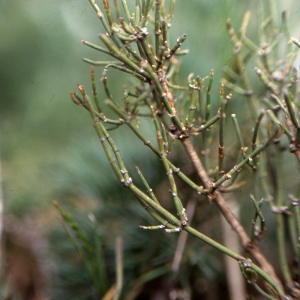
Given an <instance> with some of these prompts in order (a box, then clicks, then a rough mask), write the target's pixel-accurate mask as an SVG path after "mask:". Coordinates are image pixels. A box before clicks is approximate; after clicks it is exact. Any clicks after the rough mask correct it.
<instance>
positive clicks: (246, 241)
mask: <svg viewBox="0 0 300 300" xmlns="http://www.w3.org/2000/svg"><path fill="white" fill-rule="evenodd" d="M180 140H181V142H182V144H183V146H184V148H185V150H186V152H187V154H188V156H189V158H190V160H191V162H192V164H193V165H194V167H195V169H196V171H197V173H198V176H199V177H200V179H201V180H202V182H203V185H204V187H205V188H207V189H209V188H210V180H209V177H208V174H207V172H206V170H205V169H204V167H203V164H202V162H201V160H200V158H199V156H198V154H197V152H196V151H195V149H194V146H193V144H192V142H191V140H190V138H183V139H180ZM213 200H214V202H215V203H216V205H217V207H218V208H219V210H220V212H221V213H222V215H223V216H224V218H225V220H226V221H227V222H228V224H229V225H230V226H231V228H232V229H233V230H234V231H235V232H236V233H237V235H238V237H239V239H240V241H241V243H242V245H243V247H244V249H245V250H246V251H247V252H248V253H250V254H251V255H252V256H253V257H254V258H255V259H256V261H257V262H258V263H259V265H260V267H261V268H262V269H263V270H264V271H265V272H266V273H268V274H269V275H270V276H271V277H272V278H274V280H275V281H276V282H277V283H278V284H279V286H281V287H282V284H281V282H280V280H279V278H278V277H277V275H276V273H275V270H274V268H273V266H272V265H271V264H270V263H269V262H268V260H267V259H266V257H265V256H264V255H263V254H262V252H261V251H260V249H259V248H258V247H256V246H252V245H251V244H250V238H249V236H248V235H247V233H246V232H245V230H244V228H243V226H242V225H241V224H240V222H239V220H238V219H237V218H236V216H235V215H234V214H233V213H232V211H231V210H230V208H229V207H228V205H227V203H226V201H225V200H224V198H223V196H222V194H221V193H220V192H219V191H217V190H216V191H215V192H214V199H213Z"/></svg>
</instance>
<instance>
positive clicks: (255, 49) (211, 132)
mask: <svg viewBox="0 0 300 300" xmlns="http://www.w3.org/2000/svg"><path fill="white" fill-rule="evenodd" d="M89 1H90V3H91V5H92V7H93V8H94V10H95V11H96V13H97V15H98V17H99V19H100V21H101V23H102V25H103V28H104V30H105V33H104V34H100V35H99V38H100V40H101V42H102V44H103V46H99V45H96V44H93V43H90V42H88V41H85V40H84V41H82V43H83V44H85V45H87V46H89V47H91V48H94V49H96V50H98V51H100V52H102V53H104V54H106V55H108V56H110V60H107V61H102V60H101V61H96V60H90V59H87V58H84V59H83V60H84V61H85V62H87V63H89V64H91V82H92V92H93V102H94V104H93V102H92V100H91V99H90V97H89V96H88V94H87V92H86V89H85V87H84V86H83V85H78V89H79V94H78V93H76V92H71V94H70V96H71V99H72V101H73V102H74V103H75V104H77V105H80V106H83V107H84V108H85V109H87V110H88V111H89V113H90V116H91V119H92V122H93V126H94V128H95V131H96V133H97V135H98V137H99V139H100V141H101V144H102V147H103V149H104V152H105V154H106V157H107V160H108V161H109V163H110V165H111V168H112V169H113V172H114V173H115V175H116V177H117V179H118V180H119V181H120V182H121V184H122V185H123V186H124V187H125V188H127V189H129V190H130V191H131V192H132V193H133V195H134V196H135V197H136V199H137V201H138V202H139V203H140V204H141V205H142V206H143V207H144V208H145V209H146V210H147V212H148V213H149V214H150V215H151V216H152V217H153V218H154V219H155V220H156V222H157V224H158V225H154V226H146V225H143V226H140V227H141V228H144V229H148V230H154V229H163V230H165V231H166V232H169V233H171V232H179V231H182V230H184V231H186V232H188V233H189V234H191V235H193V236H195V237H197V238H199V239H200V240H202V241H203V242H205V243H207V244H209V245H210V246H212V247H214V248H216V249H218V250H219V251H221V252H222V253H224V254H226V255H228V256H230V257H232V258H233V259H235V260H236V261H237V262H238V263H239V265H240V267H241V271H242V274H243V275H244V277H245V278H246V280H247V281H248V282H249V283H250V284H252V285H253V286H254V287H255V288H256V289H257V290H258V291H259V292H260V293H261V294H262V295H264V296H266V297H267V298H269V299H288V297H297V296H299V295H300V291H299V290H298V288H297V284H296V283H295V278H296V279H297V278H299V276H300V267H299V270H298V271H296V272H295V271H294V270H293V271H294V272H295V273H294V274H293V273H292V271H291V270H290V269H289V268H288V262H287V255H286V251H285V247H284V245H285V242H286V237H285V236H284V235H285V231H286V230H285V223H284V221H285V219H287V220H288V222H287V223H288V226H289V227H288V229H289V231H290V232H291V240H290V243H291V245H292V246H293V250H294V255H295V257H296V259H298V265H299V266H300V263H299V259H300V251H299V245H298V240H299V238H298V237H299V236H300V213H299V205H298V199H297V195H294V194H292V193H291V195H290V196H289V198H288V196H287V195H286V194H285V188H284V182H283V179H284V177H283V176H282V174H281V173H282V169H281V168H282V166H283V162H282V160H283V151H284V150H285V149H286V148H287V147H284V143H285V140H286V139H288V141H289V147H288V148H289V150H290V152H291V153H294V154H295V157H296V158H297V159H298V162H299V161H300V125H299V120H298V106H299V104H298V103H296V102H295V99H296V97H297V89H296V82H297V73H296V71H295V69H294V68H293V61H294V58H295V55H296V52H293V51H292V50H293V49H292V43H291V41H293V42H294V43H295V44H296V45H298V46H299V45H300V44H299V42H298V41H297V40H295V39H291V37H290V36H289V31H288V28H287V25H286V18H287V16H286V13H283V15H282V26H281V27H280V30H281V31H282V32H283V36H284V38H285V39H286V40H285V41H284V42H285V43H286V45H287V47H286V48H287V49H286V53H287V55H286V57H279V56H280V55H281V54H278V53H279V52H280V51H279V50H278V48H279V47H278V44H279V31H280V30H279V29H278V28H279V26H277V25H276V24H275V22H274V16H273V15H268V16H267V18H265V19H262V25H261V27H260V31H261V32H260V38H261V40H260V41H259V43H260V46H258V45H256V43H254V42H253V41H252V40H250V38H248V37H247V35H246V28H247V25H248V22H249V19H250V13H249V12H247V13H246V14H245V16H244V19H243V22H242V25H241V28H240V30H239V33H238V34H237V33H236V32H235V30H234V28H233V27H232V25H231V21H230V20H228V21H227V28H228V32H229V36H230V39H231V41H232V44H233V52H234V58H233V63H232V66H231V67H228V66H227V67H226V68H225V69H224V72H225V76H224V78H223V79H222V82H221V86H220V92H219V99H218V100H217V101H218V109H217V111H214V110H213V109H212V106H211V101H212V99H211V89H212V85H213V81H214V71H213V70H212V71H211V73H210V74H209V76H206V77H203V78H201V77H200V76H197V77H194V76H193V75H190V76H189V77H188V79H187V84H186V85H180V84H179V83H178V73H179V66H180V61H179V59H178V56H182V55H185V54H187V53H188V50H186V49H182V44H183V43H184V41H185V39H186V38H187V36H186V35H185V34H182V35H181V36H179V37H178V38H177V40H176V41H175V42H174V43H171V42H170V34H169V30H170V27H171V23H172V18H173V13H174V7H175V0H171V1H170V2H169V5H168V6H167V5H166V4H165V1H164V0H157V1H153V0H152V1H151V0H141V1H140V0H136V1H135V10H134V11H133V12H132V11H130V8H129V7H128V5H127V2H126V0H122V1H121V4H119V1H118V0H115V1H114V10H112V9H111V6H110V2H109V1H108V0H103V6H102V7H103V9H104V11H103V10H101V8H100V6H98V4H97V3H96V2H95V1H94V0H89ZM271 8H272V7H271ZM271 8H270V11H271V12H273V11H274V10H273V9H271ZM297 43H298V44H297ZM250 56H256V57H258V60H257V61H258V62H257V63H258V66H257V67H255V68H254V71H253V72H255V73H256V74H257V75H258V77H259V79H260V81H261V86H262V88H263V90H264V94H263V95H262V94H261V93H260V94H259V93H258V92H256V91H255V90H254V88H253V87H252V86H251V80H249V78H248V74H247V72H245V69H246V64H247V62H248V61H249V57H250ZM279 58H281V60H280V61H279ZM95 66H103V67H104V68H103V74H102V78H101V81H102V84H103V87H104V91H105V93H106V100H105V101H102V100H101V99H99V96H98V92H97V89H96V83H95V71H94V68H95ZM111 68H113V69H116V70H118V71H120V72H124V73H127V74H129V75H130V76H131V77H132V80H131V82H132V83H131V86H130V88H125V89H124V99H123V100H122V101H117V100H116V99H114V96H113V94H112V92H111V90H110V89H109V87H108V72H109V69H111ZM234 97H240V98H241V99H243V98H245V99H246V101H245V100H242V101H245V102H247V104H240V105H241V106H243V105H248V106H249V112H250V113H249V116H247V115H245V114H242V116H241V117H243V118H246V119H247V120H248V122H249V124H250V126H251V131H249V133H248V132H247V133H246V134H243V133H244V132H245V128H244V126H241V124H240V121H239V118H238V117H239V115H238V114H236V113H233V114H231V116H230V118H231V119H232V127H231V128H232V129H229V128H228V126H230V125H229V124H227V123H226V119H230V118H228V116H226V111H227V107H228V106H227V104H228V102H230V101H232V99H233V98H234ZM103 105H105V106H107V107H109V108H110V109H111V110H112V111H113V112H114V113H115V114H116V118H115V119H111V118H108V117H106V115H105V109H103V108H104V106H103ZM143 118H147V119H149V118H150V119H151V120H152V124H153V131H154V132H155V133H156V141H155V142H152V141H150V139H148V138H147V136H146V135H145V134H144V132H143V131H142V130H141V129H140V127H139V126H137V124H139V123H140V122H143ZM121 126H128V127H129V128H130V130H131V131H132V132H133V133H134V135H135V136H136V138H137V139H138V140H139V141H140V142H141V143H142V144H144V145H145V151H150V152H151V153H153V154H154V155H156V156H157V158H158V159H159V160H160V162H161V164H162V165H163V167H164V169H165V173H166V177H167V180H168V182H169V187H170V188H169V191H168V192H169V193H170V195H171V199H172V201H173V203H174V210H175V211H176V213H175V214H174V213H172V212H170V211H168V210H167V209H165V208H164V207H163V206H162V205H161V203H160V199H158V198H157V197H156V195H155V193H154V191H153V190H152V188H151V187H150V185H149V183H148V181H147V178H146V176H144V174H143V172H142V170H141V169H139V168H138V167H136V171H137V174H138V178H139V180H140V182H141V183H142V184H143V186H144V188H143V189H142V188H139V187H138V186H137V185H136V183H135V182H134V180H133V178H134V175H133V174H129V172H128V169H127V168H126V164H125V162H124V160H123V157H122V154H121V152H120V150H119V148H118V147H117V145H116V144H115V142H114V140H113V139H112V137H111V136H110V134H109V130H111V129H117V128H119V127H121ZM248 127H249V126H248ZM228 130H233V132H235V134H236V141H237V142H236V144H234V145H233V146H232V147H234V149H229V150H227V149H225V145H226V139H225V132H226V131H228ZM249 136H250V137H251V138H250V139H249V138H248V137H249ZM215 140H218V145H217V147H215V145H214V141H215ZM173 143H180V144H182V145H183V147H184V149H185V152H186V155H187V157H188V158H189V159H190V162H191V165H192V166H193V168H194V170H195V171H196V173H197V176H198V178H199V179H200V182H201V184H200V185H199V184H198V183H197V182H198V179H197V182H196V181H195V180H194V179H193V178H191V177H189V176H188V175H187V174H185V173H184V172H183V171H182V170H180V168H179V167H178V166H176V165H175V164H174V163H173V162H172V161H171V160H170V157H171V155H170V153H173V152H174V151H176V150H173V149H174V148H172V145H173ZM146 148H148V150H147V149H146ZM214 148H216V152H215V153H213V151H212V150H211V149H214ZM225 150H226V151H232V152H233V151H236V153H238V155H236V162H235V163H234V164H233V165H231V166H228V163H226V155H225V154H226V151H225ZM216 153H217V155H216ZM270 156H273V158H272V159H273V160H275V159H276V163H275V164H273V166H274V170H273V171H274V172H273V174H272V176H273V177H272V178H273V180H274V182H275V188H274V189H272V188H271V187H270V184H269V183H268V180H269V179H268V178H269V177H268V176H269V175H266V174H267V167H266V166H267V163H268V161H269V159H270ZM274 156H275V158H274ZM177 161H178V160H177ZM246 169H248V171H249V170H250V171H251V176H250V179H251V180H252V181H253V191H252V192H251V196H250V195H249V199H251V201H252V203H253V206H254V209H253V216H254V217H253V226H252V232H251V235H250V236H248V234H247V233H246V231H245V229H244V228H243V226H242V225H241V223H240V221H239V220H238V219H237V217H236V216H235V215H234V214H233V212H232V211H231V209H230V208H229V206H228V205H227V203H226V201H225V200H224V197H223V193H231V192H234V191H235V190H236V189H239V188H240V187H241V186H242V185H243V184H244V181H243V180H241V178H242V176H241V174H243V172H244V170H246ZM179 181H182V182H184V183H185V185H186V186H188V187H189V188H190V190H193V191H195V192H196V193H197V194H198V195H201V196H205V197H207V199H209V201H211V202H212V203H214V204H215V205H216V207H217V208H218V209H219V211H220V212H221V214H222V215H223V216H224V218H225V219H226V221H227V222H228V224H229V225H230V226H231V228H232V229H233V230H234V231H235V232H236V234H237V236H238V237H239V239H240V242H241V244H242V246H243V249H244V251H245V252H247V253H248V254H249V255H250V258H251V259H252V260H253V261H254V262H255V263H254V262H252V260H250V258H249V257H245V256H242V255H240V254H238V253H235V252H233V251H231V250H230V249H228V248H226V247H225V246H223V245H222V244H220V243H218V242H216V241H214V240H213V239H211V238H209V237H208V236H206V235H204V234H202V233H201V232H199V231H198V230H196V229H195V228H193V227H192V225H191V224H192V220H188V218H187V213H186V210H185V206H186V205H187V202H188V199H185V198H184V197H185V195H187V193H184V192H181V191H178V182H179ZM296 192H297V191H295V193H296ZM180 195H181V196H180ZM199 197H200V196H199ZM258 199H261V200H258ZM265 202H267V203H268V204H269V207H270V209H271V211H273V212H274V213H276V217H277V223H278V230H277V242H278V249H279V258H280V265H281V267H282V274H283V278H284V280H283V282H282V281H281V280H279V278H278V276H277V275H276V273H275V271H274V267H273V266H272V264H271V263H270V262H269V261H268V259H267V258H266V257H265V256H264V254H263V253H262V252H261V250H260V249H259V247H258V243H259V241H260V240H261V239H262V238H263V236H264V234H265V232H266V222H265V218H264V216H263V213H262V211H261V206H262V204H263V203H265ZM259 277H260V278H262V279H263V282H264V283H265V285H263V286H259V285H258V282H259V281H258V278H259ZM260 282H261V281H260ZM118 294H120V291H118ZM295 295H296V296H295Z"/></svg>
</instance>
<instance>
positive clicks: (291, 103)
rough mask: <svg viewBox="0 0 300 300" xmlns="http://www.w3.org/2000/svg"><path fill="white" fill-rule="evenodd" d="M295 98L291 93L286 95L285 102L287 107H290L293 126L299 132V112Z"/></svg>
mask: <svg viewBox="0 0 300 300" xmlns="http://www.w3.org/2000/svg"><path fill="white" fill-rule="evenodd" d="M293 98H294V96H293V95H292V94H291V93H289V94H287V93H284V100H285V102H286V105H287V107H288V111H289V115H290V118H291V121H292V123H293V125H294V126H295V127H296V128H297V130H298V129H299V128H300V124H299V120H298V118H297V115H298V114H297V110H296V107H295V104H294V101H293V100H294V99H293ZM288 117H289V116H288Z"/></svg>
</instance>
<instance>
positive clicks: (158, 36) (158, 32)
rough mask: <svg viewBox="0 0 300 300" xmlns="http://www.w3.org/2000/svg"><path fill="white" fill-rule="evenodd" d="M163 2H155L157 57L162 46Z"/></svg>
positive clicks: (158, 0) (159, 0) (160, 0)
mask: <svg viewBox="0 0 300 300" xmlns="http://www.w3.org/2000/svg"><path fill="white" fill-rule="evenodd" d="M161 2H162V0H157V1H156V3H155V21H154V34H155V54H156V57H158V56H159V51H160V48H161V46H162V40H161V29H160V27H161V20H160V15H161Z"/></svg>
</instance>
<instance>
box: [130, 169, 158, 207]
mask: <svg viewBox="0 0 300 300" xmlns="http://www.w3.org/2000/svg"><path fill="white" fill-rule="evenodd" d="M135 169H136V172H137V173H138V175H139V177H140V179H141V181H142V183H143V185H144V186H145V188H146V190H147V192H148V193H149V195H150V197H151V199H152V200H153V201H155V202H156V203H158V204H159V202H158V200H157V198H156V196H155V195H154V193H153V190H152V189H151V188H150V186H149V184H148V182H147V180H146V178H145V177H144V175H143V173H142V172H141V171H140V169H139V168H138V167H135Z"/></svg>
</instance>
